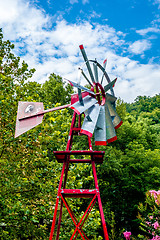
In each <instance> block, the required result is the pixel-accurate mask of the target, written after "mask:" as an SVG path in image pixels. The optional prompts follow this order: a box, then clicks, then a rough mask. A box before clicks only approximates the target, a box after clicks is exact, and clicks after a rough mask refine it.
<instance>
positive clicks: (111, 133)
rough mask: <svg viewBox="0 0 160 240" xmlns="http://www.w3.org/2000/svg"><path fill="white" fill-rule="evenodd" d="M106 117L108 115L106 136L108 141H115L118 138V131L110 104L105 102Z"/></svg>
mask: <svg viewBox="0 0 160 240" xmlns="http://www.w3.org/2000/svg"><path fill="white" fill-rule="evenodd" d="M105 117H106V137H107V142H113V141H115V140H116V139H117V136H116V132H115V129H114V126H113V123H112V119H111V116H110V112H109V109H108V104H107V103H106V104H105Z"/></svg>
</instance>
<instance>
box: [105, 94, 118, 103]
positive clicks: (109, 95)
mask: <svg viewBox="0 0 160 240" xmlns="http://www.w3.org/2000/svg"><path fill="white" fill-rule="evenodd" d="M105 94H106V100H108V101H110V102H111V103H114V102H115V101H116V100H117V98H116V97H115V96H113V95H111V94H109V93H105Z"/></svg>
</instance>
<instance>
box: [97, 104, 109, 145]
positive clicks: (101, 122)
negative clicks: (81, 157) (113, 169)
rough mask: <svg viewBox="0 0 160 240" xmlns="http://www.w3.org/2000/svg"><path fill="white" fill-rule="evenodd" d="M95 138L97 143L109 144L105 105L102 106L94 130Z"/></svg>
mask: <svg viewBox="0 0 160 240" xmlns="http://www.w3.org/2000/svg"><path fill="white" fill-rule="evenodd" d="M94 139H95V145H107V140H106V118H105V106H100V112H99V116H98V120H97V123H96V127H95V130H94Z"/></svg>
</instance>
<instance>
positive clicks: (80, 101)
mask: <svg viewBox="0 0 160 240" xmlns="http://www.w3.org/2000/svg"><path fill="white" fill-rule="evenodd" d="M78 98H79V103H80V104H81V105H82V106H84V103H83V98H82V92H81V89H79V88H78Z"/></svg>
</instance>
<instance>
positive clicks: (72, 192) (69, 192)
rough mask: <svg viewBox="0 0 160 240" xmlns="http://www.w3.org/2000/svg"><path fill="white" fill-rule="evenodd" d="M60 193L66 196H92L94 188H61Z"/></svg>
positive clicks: (95, 192)
mask: <svg viewBox="0 0 160 240" xmlns="http://www.w3.org/2000/svg"><path fill="white" fill-rule="evenodd" d="M61 194H62V195H64V197H68V198H92V197H93V196H94V195H95V194H97V190H96V189H61Z"/></svg>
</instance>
